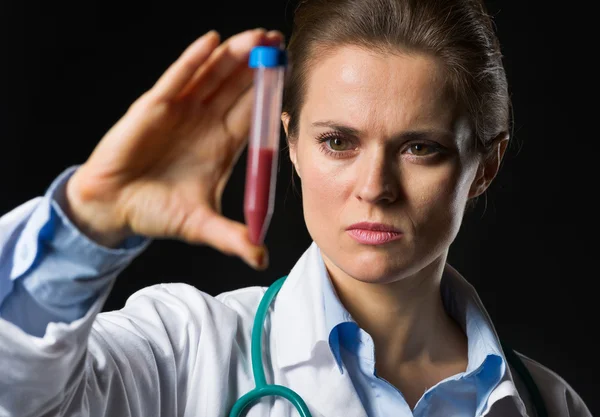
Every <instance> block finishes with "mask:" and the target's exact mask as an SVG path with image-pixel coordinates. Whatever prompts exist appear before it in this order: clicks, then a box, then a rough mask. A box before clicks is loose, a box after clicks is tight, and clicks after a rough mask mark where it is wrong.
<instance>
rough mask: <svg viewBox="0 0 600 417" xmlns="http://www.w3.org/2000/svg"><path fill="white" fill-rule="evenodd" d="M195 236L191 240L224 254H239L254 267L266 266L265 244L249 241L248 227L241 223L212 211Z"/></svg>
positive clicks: (261, 268)
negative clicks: (260, 244) (257, 244)
mask: <svg viewBox="0 0 600 417" xmlns="http://www.w3.org/2000/svg"><path fill="white" fill-rule="evenodd" d="M195 237H196V238H194V239H193V240H195V241H199V242H200V243H203V244H206V245H209V246H212V247H213V248H215V249H217V250H218V251H220V252H222V253H224V254H226V255H230V256H233V255H235V256H239V257H240V258H242V259H243V260H244V262H246V263H247V264H248V265H250V266H251V267H252V268H254V269H257V270H264V269H266V268H267V266H268V263H269V262H268V251H267V248H266V246H264V245H262V246H256V245H254V244H253V243H252V242H251V241H250V238H249V233H248V227H247V226H246V225H245V224H243V223H239V222H236V221H233V220H231V219H228V218H226V217H223V216H221V215H219V214H217V213H212V214H211V215H208V216H207V217H205V219H204V221H202V224H201V226H200V227H199V228H198V229H197V233H196V236H195Z"/></svg>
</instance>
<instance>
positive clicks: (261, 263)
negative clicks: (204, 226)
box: [256, 250, 269, 269]
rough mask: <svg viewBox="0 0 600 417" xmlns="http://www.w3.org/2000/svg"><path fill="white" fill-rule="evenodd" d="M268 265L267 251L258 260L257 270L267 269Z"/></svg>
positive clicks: (261, 253)
mask: <svg viewBox="0 0 600 417" xmlns="http://www.w3.org/2000/svg"><path fill="white" fill-rule="evenodd" d="M268 265H269V255H268V254H267V251H265V250H263V251H261V252H260V254H259V255H258V257H257V258H256V267H257V269H266V268H267V266H268Z"/></svg>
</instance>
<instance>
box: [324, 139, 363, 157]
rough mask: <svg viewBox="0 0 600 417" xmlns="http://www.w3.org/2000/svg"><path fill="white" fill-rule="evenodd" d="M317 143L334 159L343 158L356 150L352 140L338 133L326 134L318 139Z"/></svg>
mask: <svg viewBox="0 0 600 417" xmlns="http://www.w3.org/2000/svg"><path fill="white" fill-rule="evenodd" d="M317 142H318V143H319V144H320V146H319V148H320V150H321V151H322V152H324V153H325V154H326V155H329V156H332V157H334V158H341V157H342V156H345V155H346V153H347V152H349V151H352V150H354V149H355V148H356V147H355V146H353V143H352V141H351V140H349V139H346V138H345V137H343V136H341V135H339V134H337V133H325V134H323V135H321V136H319V137H318V138H317Z"/></svg>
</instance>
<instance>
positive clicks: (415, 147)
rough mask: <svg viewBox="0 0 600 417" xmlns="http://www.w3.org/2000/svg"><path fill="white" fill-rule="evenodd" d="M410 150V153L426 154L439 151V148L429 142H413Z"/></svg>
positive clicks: (416, 154)
mask: <svg viewBox="0 0 600 417" xmlns="http://www.w3.org/2000/svg"><path fill="white" fill-rule="evenodd" d="M408 150H409V151H410V152H409V153H411V154H412V155H415V156H426V155H429V154H431V153H435V152H437V150H438V149H437V148H436V147H435V146H432V145H430V144H428V143H413V144H412V145H410V146H409V147H408Z"/></svg>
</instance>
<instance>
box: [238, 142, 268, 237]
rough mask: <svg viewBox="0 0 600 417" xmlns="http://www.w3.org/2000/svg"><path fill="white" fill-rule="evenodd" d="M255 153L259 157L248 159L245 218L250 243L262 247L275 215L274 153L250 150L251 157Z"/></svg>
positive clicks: (266, 149)
mask: <svg viewBox="0 0 600 417" xmlns="http://www.w3.org/2000/svg"><path fill="white" fill-rule="evenodd" d="M253 152H257V153H258V157H254V158H249V159H248V166H247V170H246V189H245V193H246V195H245V197H244V216H245V219H246V225H247V226H248V232H249V234H250V241H251V242H252V243H253V244H255V245H262V243H263V240H264V238H265V234H266V231H267V228H268V226H269V222H270V221H271V215H272V214H273V213H272V208H271V207H269V203H270V198H271V196H270V194H271V175H272V170H273V157H274V151H273V149H271V148H260V149H258V150H257V149H253V148H249V149H248V153H249V155H253ZM254 165H256V166H254Z"/></svg>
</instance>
